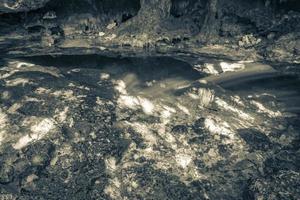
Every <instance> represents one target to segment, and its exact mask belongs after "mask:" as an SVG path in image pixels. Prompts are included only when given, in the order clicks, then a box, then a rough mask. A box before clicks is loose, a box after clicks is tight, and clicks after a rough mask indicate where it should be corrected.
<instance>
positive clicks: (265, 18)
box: [0, 0, 300, 51]
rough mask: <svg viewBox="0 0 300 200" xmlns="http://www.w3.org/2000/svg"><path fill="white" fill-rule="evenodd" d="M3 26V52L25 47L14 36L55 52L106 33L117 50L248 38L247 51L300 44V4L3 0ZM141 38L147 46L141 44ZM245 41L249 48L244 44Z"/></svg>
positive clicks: (277, 0) (287, 0)
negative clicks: (276, 43) (280, 43)
mask: <svg viewBox="0 0 300 200" xmlns="http://www.w3.org/2000/svg"><path fill="white" fill-rule="evenodd" d="M7 5H9V8H8V7H7ZM0 26H1V30H0V35H2V38H3V39H1V38H0V39H1V40H2V41H4V42H1V43H0V50H1V51H8V49H7V46H12V47H13V46H14V45H20V44H17V43H12V42H10V41H9V40H7V38H11V37H12V35H15V37H18V38H22V37H23V38H25V39H23V40H26V42H24V41H22V45H23V43H25V44H24V45H23V46H29V45H28V44H30V43H32V42H34V43H38V44H34V45H40V47H39V48H41V49H43V48H44V47H45V44H46V46H51V47H52V46H53V45H56V44H61V43H64V41H65V40H72V39H75V40H77V39H82V38H89V39H95V40H97V41H95V43H96V42H98V41H99V40H101V38H100V39H99V34H100V35H103V33H104V32H105V34H106V37H108V39H104V40H103V37H102V41H100V42H102V43H103V42H104V43H105V42H111V41H112V42H113V43H114V44H115V43H117V44H118V45H123V44H124V43H126V45H131V43H135V44H138V46H145V45H146V46H148V43H152V44H154V45H156V44H157V42H160V43H161V42H162V43H168V44H171V45H173V44H175V43H176V44H177V43H180V42H182V41H183V42H185V41H188V40H192V41H195V40H196V41H198V42H200V43H201V44H205V43H216V44H230V45H231V46H234V45H236V44H238V43H239V42H240V40H242V39H241V38H242V37H244V36H245V35H246V38H245V39H244V40H245V41H242V42H241V43H239V44H242V45H240V46H241V47H245V48H248V47H253V46H254V45H256V44H257V43H258V42H257V41H261V40H262V41H264V40H266V42H265V43H266V44H264V45H270V44H271V43H272V42H274V41H275V40H277V39H280V38H281V37H283V36H286V35H287V34H290V35H291V34H292V35H291V36H292V38H294V39H296V40H298V39H297V38H298V36H297V33H299V32H300V2H299V1H297V0H244V1H237V0H130V1H128V0H63V1H62V0H40V1H36V0H18V1H16V0H0ZM107 35H108V36H107ZM247 35H248V36H249V35H250V36H249V37H250V39H249V38H247V37H248V36H247ZM45 38H46V42H45ZM114 38H116V39H115V40H114ZM124 38H125V39H124ZM136 38H139V40H143V41H137V42H136V40H138V39H136ZM255 38H256V39H255ZM257 38H261V39H257ZM270 38H271V40H270V41H269V39H270ZM249 40H253V41H250V42H249ZM13 41H15V39H13ZM280 41H284V40H280ZM245 42H246V43H247V42H248V43H249V44H246V45H243V44H244V43H245ZM157 45H160V44H157ZM294 46H295V45H294ZM291 51H294V50H291Z"/></svg>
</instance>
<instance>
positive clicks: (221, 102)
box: [215, 98, 254, 121]
mask: <svg viewBox="0 0 300 200" xmlns="http://www.w3.org/2000/svg"><path fill="white" fill-rule="evenodd" d="M215 102H216V104H217V105H218V106H219V107H221V108H223V109H225V110H228V111H231V112H234V113H237V114H238V116H239V117H241V118H243V119H244V120H249V121H254V118H253V117H252V116H250V115H249V114H247V113H245V112H243V111H242V110H240V109H238V108H235V107H233V106H231V105H229V104H228V103H226V102H225V101H224V100H222V99H220V98H216V101H215Z"/></svg>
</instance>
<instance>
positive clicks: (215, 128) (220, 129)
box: [204, 118, 233, 137]
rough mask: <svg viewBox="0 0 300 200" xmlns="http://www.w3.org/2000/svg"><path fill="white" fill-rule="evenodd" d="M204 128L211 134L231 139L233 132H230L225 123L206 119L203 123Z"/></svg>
mask: <svg viewBox="0 0 300 200" xmlns="http://www.w3.org/2000/svg"><path fill="white" fill-rule="evenodd" d="M204 126H205V128H206V129H207V130H208V131H209V132H211V133H213V134H221V135H226V136H228V137H232V134H233V132H232V131H231V130H230V126H229V125H228V124H227V123H226V122H222V121H216V120H214V119H210V118H206V119H205V121H204Z"/></svg>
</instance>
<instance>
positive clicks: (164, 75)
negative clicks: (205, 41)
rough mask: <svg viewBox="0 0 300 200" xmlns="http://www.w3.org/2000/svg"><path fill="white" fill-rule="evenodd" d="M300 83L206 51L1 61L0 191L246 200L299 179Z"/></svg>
mask: <svg viewBox="0 0 300 200" xmlns="http://www.w3.org/2000/svg"><path fill="white" fill-rule="evenodd" d="M282 65H284V64H282ZM282 68H283V67H281V68H280V69H282ZM286 69H289V70H293V69H294V68H291V67H288V68H286ZM299 84H300V79H299V76H297V75H295V74H294V73H291V71H288V70H283V71H280V70H278V66H272V65H269V64H263V63H256V62H246V61H226V60H218V59H215V58H214V59H212V58H205V57H201V58H197V59H195V58H187V57H180V56H173V57H118V58H116V57H104V56H97V55H85V56H83V55H76V56H75V55H74V56H55V57H51V56H36V57H27V58H15V59H5V60H3V62H2V66H1V68H0V95H1V96H0V100H1V101H0V102H1V103H0V106H1V107H0V155H1V157H0V163H1V165H0V187H1V190H0V191H4V190H5V191H6V192H8V193H6V195H10V196H9V197H20V196H21V197H22V198H23V197H24V199H32V198H33V199H253V198H254V196H255V191H260V190H261V189H262V188H264V189H268V190H272V191H277V190H278V191H280V188H281V186H282V185H281V184H282V183H283V182H288V183H289V185H290V187H297V186H298V185H297V184H299V178H300V176H299V174H298V173H296V171H297V169H299V167H300V166H299V163H300V162H299V161H300V157H299V155H300V154H299V130H300V126H299V124H300V123H299V122H300V121H299V113H300V87H299ZM61 194H63V196H61ZM291 197H293V194H292V193H291ZM291 199H293V198H291Z"/></svg>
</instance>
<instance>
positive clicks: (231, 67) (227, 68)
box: [220, 62, 245, 72]
mask: <svg viewBox="0 0 300 200" xmlns="http://www.w3.org/2000/svg"><path fill="white" fill-rule="evenodd" d="M220 66H221V68H222V71H223V72H234V71H238V70H243V69H245V65H244V64H241V63H233V64H229V63H226V62H221V63H220Z"/></svg>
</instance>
